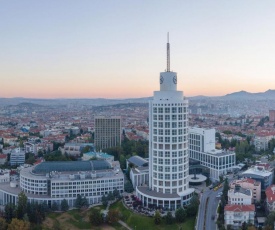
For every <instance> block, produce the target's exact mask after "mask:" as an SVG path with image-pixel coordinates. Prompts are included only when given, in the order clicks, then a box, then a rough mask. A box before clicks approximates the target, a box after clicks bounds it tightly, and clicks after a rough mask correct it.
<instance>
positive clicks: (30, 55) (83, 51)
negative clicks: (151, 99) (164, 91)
mask: <svg viewBox="0 0 275 230" xmlns="http://www.w3.org/2000/svg"><path fill="white" fill-rule="evenodd" d="M64 4H65V2H62V1H60V2H44V3H43V2H37V1H34V0H30V1H28V4H26V3H24V2H22V1H19V0H15V1H12V2H11V1H6V2H3V3H2V4H1V7H0V30H1V36H0V50H1V52H0V97H31V98H99V97H101V98H132V97H147V96H152V95H153V91H156V90H159V72H163V71H164V69H165V67H166V33H167V32H168V31H169V32H170V43H171V69H172V70H173V71H175V72H177V73H178V90H182V91H184V94H185V96H196V95H205V96H220V95H225V94H227V93H232V92H235V91H240V90H245V91H248V92H263V91H266V90H268V89H275V68H274V63H275V43H274V41H275V30H274V21H275V14H274V11H273V9H274V8H275V2H274V1H269V0H267V1H265V4H262V2H260V1H256V0H243V1H233V2H232V1H218V0H214V1H199V2H198V1H179V0H178V1H177V0H174V1H172V3H171V2H170V1H169V2H160V1H154V0H153V1H150V2H134V3H133V2H131V3H130V2H127V1H122V0H118V1H116V2H108V3H106V2H104V1H95V2H91V1H81V2H75V1H66V7H65V8H64Z"/></svg>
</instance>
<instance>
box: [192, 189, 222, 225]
mask: <svg viewBox="0 0 275 230" xmlns="http://www.w3.org/2000/svg"><path fill="white" fill-rule="evenodd" d="M222 189H223V188H220V189H219V190H217V191H214V190H207V191H205V192H204V193H203V194H202V195H201V202H200V206H199V213H198V221H197V223H198V224H197V230H204V228H203V225H204V219H205V230H215V229H216V223H215V220H212V216H213V215H214V216H215V217H216V210H217V207H218V203H219V198H216V196H217V195H218V193H219V192H221V191H222ZM207 199H208V204H207V207H206V201H207ZM205 209H206V211H205Z"/></svg>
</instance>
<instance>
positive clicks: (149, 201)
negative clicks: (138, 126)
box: [136, 37, 194, 210]
mask: <svg viewBox="0 0 275 230" xmlns="http://www.w3.org/2000/svg"><path fill="white" fill-rule="evenodd" d="M159 83H160V90H159V91H155V92H154V97H153V99H152V100H151V101H150V102H149V123H150V124H149V184H148V185H146V186H139V187H137V188H136V192H137V196H138V197H139V198H140V199H141V201H142V203H143V204H144V205H145V206H148V205H154V206H158V207H160V206H161V207H165V208H169V209H172V210H175V209H177V208H179V207H181V206H182V205H185V204H188V203H189V201H190V199H191V198H192V196H193V193H194V189H192V188H189V185H188V175H189V173H188V171H189V168H188V167H189V156H188V101H187V100H186V99H185V98H184V96H183V92H182V91H178V90H177V73H175V72H171V71H170V44H169V37H168V42H167V69H166V72H162V73H160V77H159Z"/></svg>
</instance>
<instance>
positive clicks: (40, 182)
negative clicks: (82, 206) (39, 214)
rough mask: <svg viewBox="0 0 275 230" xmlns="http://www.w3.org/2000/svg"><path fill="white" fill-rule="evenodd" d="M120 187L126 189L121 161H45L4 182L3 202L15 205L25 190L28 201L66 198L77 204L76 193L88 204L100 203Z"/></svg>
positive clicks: (0, 200)
mask: <svg viewBox="0 0 275 230" xmlns="http://www.w3.org/2000/svg"><path fill="white" fill-rule="evenodd" d="M115 189H117V190H118V191H119V192H120V193H122V192H123V190H124V175H123V173H122V171H121V169H120V165H119V162H117V161H114V162H112V163H110V162H108V161H103V160H95V161H63V162H60V161H59V162H42V163H40V164H38V165H36V166H33V167H28V168H24V169H22V170H21V171H20V181H11V182H10V183H2V184H1V187H0V204H1V205H6V204H7V203H9V202H11V203H14V204H16V203H17V200H18V194H19V193H20V192H21V191H23V192H24V193H25V194H26V196H27V197H28V200H29V201H34V202H39V203H41V202H46V203H47V204H48V206H49V207H51V205H52V204H53V202H56V203H57V204H59V205H60V204H61V201H62V200H63V199H66V200H67V201H68V204H69V206H70V207H73V206H74V203H75V200H76V197H77V195H81V196H82V197H86V198H87V200H88V202H89V204H94V203H99V202H100V201H101V197H102V196H103V195H104V194H105V195H107V194H108V193H109V192H113V191H114V190H115Z"/></svg>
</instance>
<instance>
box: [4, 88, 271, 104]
mask: <svg viewBox="0 0 275 230" xmlns="http://www.w3.org/2000/svg"><path fill="white" fill-rule="evenodd" d="M150 99H152V97H141V98H126V99H106V98H79V99H78V98H70V99H63V98H57V99H35V98H21V97H17V98H0V106H1V105H4V106H6V105H20V104H21V106H29V107H32V106H39V105H47V106H49V105H51V106H67V105H76V104H78V105H89V106H104V105H116V104H127V103H148V101H149V100H150ZM188 99H189V100H211V99H218V100H275V90H272V89H269V90H267V91H265V92H260V93H250V92H247V91H243V90H242V91H239V92H234V93H230V94H226V95H225V96H220V97H217V96H216V97H209V96H203V95H199V96H194V97H188Z"/></svg>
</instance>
